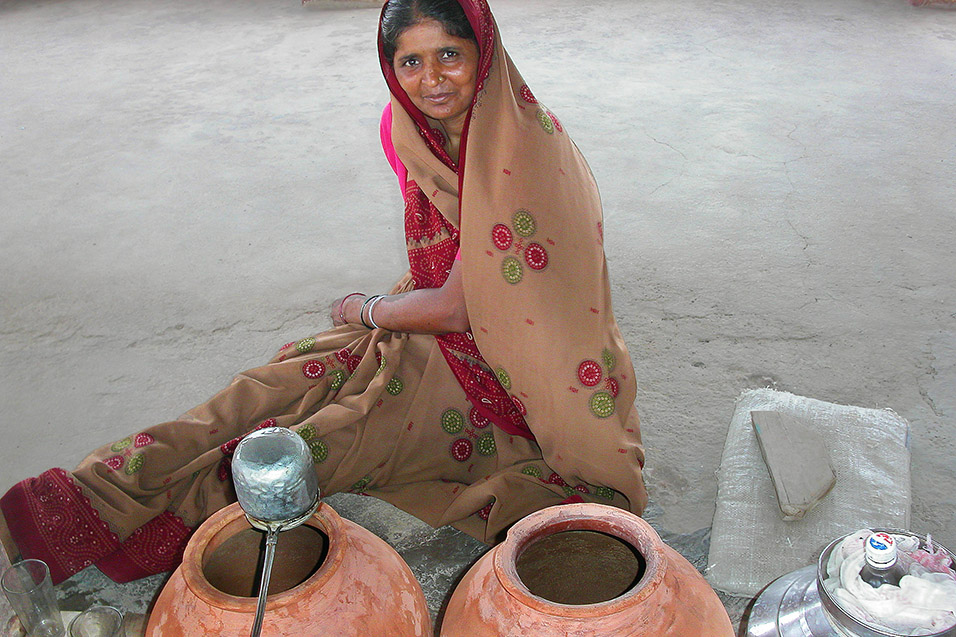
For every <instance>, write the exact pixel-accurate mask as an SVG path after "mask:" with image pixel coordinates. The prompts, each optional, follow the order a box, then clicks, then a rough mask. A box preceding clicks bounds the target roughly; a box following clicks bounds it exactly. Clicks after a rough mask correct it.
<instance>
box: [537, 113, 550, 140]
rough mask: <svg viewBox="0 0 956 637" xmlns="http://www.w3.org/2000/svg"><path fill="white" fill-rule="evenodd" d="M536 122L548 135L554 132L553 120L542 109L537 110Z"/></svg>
mask: <svg viewBox="0 0 956 637" xmlns="http://www.w3.org/2000/svg"><path fill="white" fill-rule="evenodd" d="M538 123H539V124H541V128H543V129H544V132H546V133H547V134H548V135H553V134H554V122H553V121H551V116H550V115H548V113H547V112H545V111H544V110H541V109H539V110H538Z"/></svg>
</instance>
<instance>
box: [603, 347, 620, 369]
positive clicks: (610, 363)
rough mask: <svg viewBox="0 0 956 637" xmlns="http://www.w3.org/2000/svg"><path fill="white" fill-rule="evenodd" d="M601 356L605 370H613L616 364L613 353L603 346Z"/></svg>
mask: <svg viewBox="0 0 956 637" xmlns="http://www.w3.org/2000/svg"><path fill="white" fill-rule="evenodd" d="M601 357H602V358H603V359H604V366H605V367H607V371H609V372H613V371H614V366H615V365H617V359H616V358H615V357H614V353H613V352H612V351H611V350H609V349H607V348H606V347H605V348H604V352H603V353H602V354H601Z"/></svg>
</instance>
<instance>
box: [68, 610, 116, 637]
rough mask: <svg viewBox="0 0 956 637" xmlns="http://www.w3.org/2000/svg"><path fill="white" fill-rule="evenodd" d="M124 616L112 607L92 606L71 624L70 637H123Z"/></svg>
mask: <svg viewBox="0 0 956 637" xmlns="http://www.w3.org/2000/svg"><path fill="white" fill-rule="evenodd" d="M123 635H125V632H124V630H123V614H122V613H121V612H119V611H118V610H116V609H115V608H113V607H112V606H90V607H89V608H87V609H86V610H85V611H83V612H82V613H80V614H79V615H77V616H76V617H74V618H73V621H71V622H70V637H123Z"/></svg>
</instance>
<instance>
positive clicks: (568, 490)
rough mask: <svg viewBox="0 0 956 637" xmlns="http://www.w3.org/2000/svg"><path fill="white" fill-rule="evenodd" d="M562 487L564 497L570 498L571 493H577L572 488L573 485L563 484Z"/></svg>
mask: <svg viewBox="0 0 956 637" xmlns="http://www.w3.org/2000/svg"><path fill="white" fill-rule="evenodd" d="M563 489H564V497H566V498H570V497H571V496H572V495H578V492H577V491H575V490H574V487H569V486H568V485H564V487H563Z"/></svg>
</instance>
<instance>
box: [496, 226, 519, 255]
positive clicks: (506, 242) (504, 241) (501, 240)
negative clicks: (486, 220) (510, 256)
mask: <svg viewBox="0 0 956 637" xmlns="http://www.w3.org/2000/svg"><path fill="white" fill-rule="evenodd" d="M491 240H492V241H493V242H494V244H495V247H496V248H498V249H499V250H507V249H508V248H510V247H511V243H512V242H513V241H514V237H513V236H512V234H511V228H509V227H508V226H506V225H505V224H503V223H496V224H495V227H494V228H492V229H491Z"/></svg>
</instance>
